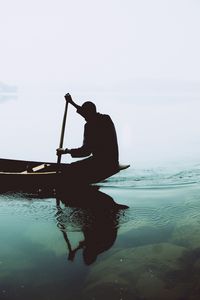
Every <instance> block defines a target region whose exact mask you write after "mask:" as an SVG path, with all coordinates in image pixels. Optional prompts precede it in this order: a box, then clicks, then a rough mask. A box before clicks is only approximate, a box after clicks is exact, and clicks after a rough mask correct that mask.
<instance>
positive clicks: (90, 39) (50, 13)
mask: <svg viewBox="0 0 200 300" xmlns="http://www.w3.org/2000/svg"><path fill="white" fill-rule="evenodd" d="M11 7H12V9H10V8H11ZM199 13H200V5H199V2H198V1H196V0H192V1H187V0H183V1H180V0H176V1H172V0H169V1H158V0H153V1H151V2H149V1H147V0H143V1H139V2H138V1H130V0H126V1H124V2H122V1H113V0H110V1H105V0H103V1H101V2H99V1H91V0H86V1H84V2H82V1H80V0H77V1H73V2H72V1H63V0H59V1H50V2H49V1H46V0H43V1H39V0H36V1H29V2H28V3H27V2H26V1H25V0H19V1H17V2H16V1H14V0H6V1H4V0H3V1H2V3H1V9H0V34H1V40H2V44H1V50H0V64H1V69H0V82H1V85H0V126H1V131H0V140H1V155H0V156H1V157H7V158H20V159H33V160H53V161H56V156H55V149H56V148H57V146H58V144H59V136H60V129H61V122H62V115H63V111H64V98H63V96H64V94H65V93H66V92H70V93H71V94H72V96H73V97H74V100H76V101H77V102H78V103H82V102H83V101H85V100H91V101H94V102H95V103H96V105H97V108H98V111H99V112H102V113H108V114H110V115H111V117H112V119H113V121H114V122H115V124H116V129H117V133H118V139H119V145H120V160H121V161H122V162H124V163H131V165H132V166H133V167H136V168H137V167H139V168H140V167H145V166H152V167H154V166H160V165H163V164H164V165H167V164H168V165H169V164H171V165H174V164H184V165H187V164H195V163H198V160H199V153H200V137H199V117H198V112H199V108H200V104H199V103H200V102H199V99H200V71H199V70H200V60H199V52H200V42H199V39H198V38H197V37H198V29H199V26H200V20H199ZM5 86H7V87H5ZM9 86H11V87H13V86H16V87H17V88H18V91H17V92H15V93H13V88H11V89H10V91H9V88H8V87H9ZM11 91H12V93H11ZM83 124H84V122H83V120H81V118H80V117H79V116H78V115H76V114H75V112H74V109H73V108H71V107H70V108H69V112H68V119H67V127H66V137H65V146H66V147H76V146H79V145H80V144H81V143H82V133H83V132H82V130H83ZM105 147H106V145H105ZM65 161H70V158H67V157H66V160H65Z"/></svg>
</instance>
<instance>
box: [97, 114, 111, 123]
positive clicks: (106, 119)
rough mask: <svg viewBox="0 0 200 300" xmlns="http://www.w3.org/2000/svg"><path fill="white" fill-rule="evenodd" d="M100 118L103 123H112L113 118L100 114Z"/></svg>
mask: <svg viewBox="0 0 200 300" xmlns="http://www.w3.org/2000/svg"><path fill="white" fill-rule="evenodd" d="M97 115H98V118H99V119H100V120H102V121H111V117H110V116H109V115H106V114H100V113H98V114H97Z"/></svg>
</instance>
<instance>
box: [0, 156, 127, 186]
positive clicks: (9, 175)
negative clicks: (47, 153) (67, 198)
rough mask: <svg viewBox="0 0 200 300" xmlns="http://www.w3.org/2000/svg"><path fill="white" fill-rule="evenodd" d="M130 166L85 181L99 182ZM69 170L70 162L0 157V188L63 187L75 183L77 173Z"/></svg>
mask: <svg viewBox="0 0 200 300" xmlns="http://www.w3.org/2000/svg"><path fill="white" fill-rule="evenodd" d="M128 167H129V166H128V165H125V166H120V167H119V169H118V170H113V172H111V173H109V174H106V175H105V176H103V177H102V178H99V177H96V178H94V180H93V182H85V183H87V184H90V183H94V182H99V181H101V180H103V179H105V178H107V177H110V176H112V175H114V174H116V173H118V172H119V171H121V170H123V169H126V168H128ZM68 170H69V165H68V164H57V163H51V162H37V161H36V162H35V161H23V160H12V159H0V190H1V191H10V190H27V191H29V190H31V191H37V190H38V189H45V190H50V189H56V188H57V187H58V185H59V187H62V185H63V186H64V185H66V184H67V183H69V184H71V183H73V182H72V178H73V180H74V179H76V174H72V173H71V171H68ZM83 181H84V178H83Z"/></svg>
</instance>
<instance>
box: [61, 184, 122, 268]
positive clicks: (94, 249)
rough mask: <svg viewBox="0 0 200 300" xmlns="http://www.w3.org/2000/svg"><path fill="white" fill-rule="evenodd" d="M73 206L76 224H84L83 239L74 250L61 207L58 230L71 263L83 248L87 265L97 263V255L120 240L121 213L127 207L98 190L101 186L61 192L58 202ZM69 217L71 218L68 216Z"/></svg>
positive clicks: (65, 217)
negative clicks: (118, 234)
mask: <svg viewBox="0 0 200 300" xmlns="http://www.w3.org/2000/svg"><path fill="white" fill-rule="evenodd" d="M60 202H62V203H63V204H64V205H65V206H66V207H68V206H70V207H74V210H73V214H74V215H75V216H76V217H75V220H74V221H75V222H78V223H79V224H80V225H81V230H82V232H83V236H84V239H83V240H81V241H80V242H79V244H78V246H77V247H75V248H74V249H72V247H71V244H70V241H69V238H68V236H67V220H68V218H67V216H66V215H65V210H64V209H62V208H61V206H60V205H58V213H57V220H58V227H59V228H60V230H61V232H62V234H63V237H64V240H65V242H66V244H67V248H68V251H69V255H68V260H70V261H73V260H74V259H75V256H76V253H77V251H78V250H80V249H82V253H83V260H84V263H85V264H86V265H90V264H92V263H93V262H95V261H96V259H97V257H98V255H99V254H100V253H102V252H104V251H106V250H108V249H110V248H111V247H112V246H113V244H114V242H115V240H116V237H117V231H118V227H119V218H120V214H121V212H122V211H123V210H124V209H127V208H128V206H126V205H122V204H117V203H116V202H115V201H114V200H113V199H112V197H110V196H109V195H107V194H105V193H103V192H101V191H99V187H95V186H88V187H84V188H81V189H80V190H74V189H72V190H71V191H68V192H67V193H66V192H65V193H61V194H60V195H58V197H57V203H60ZM69 217H70V216H69Z"/></svg>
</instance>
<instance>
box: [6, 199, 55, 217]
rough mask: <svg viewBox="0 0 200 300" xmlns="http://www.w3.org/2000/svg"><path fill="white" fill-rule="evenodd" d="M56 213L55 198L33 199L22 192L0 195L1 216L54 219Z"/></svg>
mask: <svg viewBox="0 0 200 300" xmlns="http://www.w3.org/2000/svg"><path fill="white" fill-rule="evenodd" d="M55 213H56V205H55V200H54V199H31V198H27V197H26V196H25V195H21V194H11V195H1V196H0V217H1V216H9V217H11V216H13V217H14V216H15V217H18V218H20V219H26V218H28V219H29V220H30V219H32V220H37V219H40V220H54V219H55Z"/></svg>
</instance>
